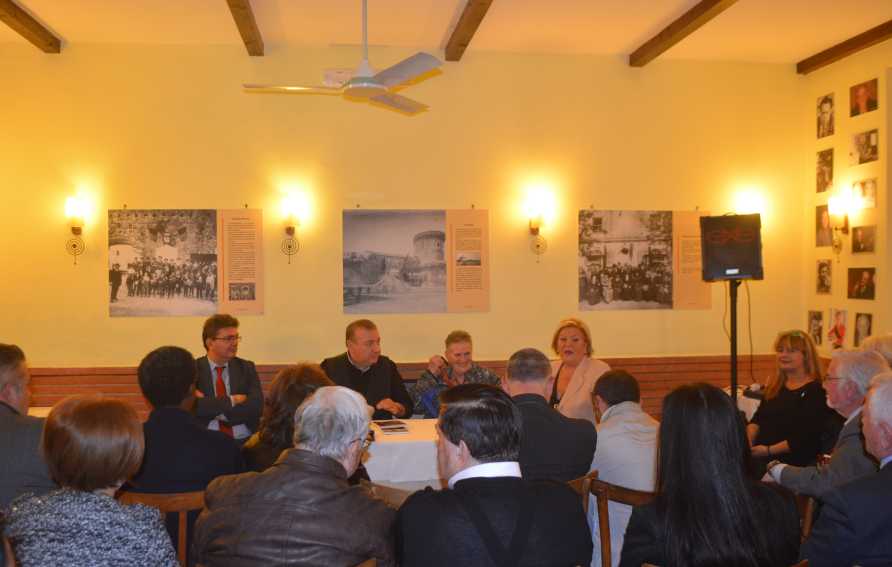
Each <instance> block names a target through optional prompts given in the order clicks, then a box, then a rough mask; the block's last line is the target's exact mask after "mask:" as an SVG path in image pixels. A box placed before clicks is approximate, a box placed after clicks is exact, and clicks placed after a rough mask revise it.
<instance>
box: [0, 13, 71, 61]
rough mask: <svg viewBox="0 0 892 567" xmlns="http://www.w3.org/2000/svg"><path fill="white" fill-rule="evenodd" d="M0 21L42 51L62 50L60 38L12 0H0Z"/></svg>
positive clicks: (53, 51) (59, 51)
mask: <svg viewBox="0 0 892 567" xmlns="http://www.w3.org/2000/svg"><path fill="white" fill-rule="evenodd" d="M0 21H3V22H4V23H5V24H6V25H8V26H9V27H11V28H12V29H13V30H15V32H16V33H17V34H19V35H20V36H22V37H23V38H25V39H27V40H28V41H30V42H31V43H33V44H34V45H35V46H36V47H37V48H38V49H40V50H41V51H43V52H44V53H61V52H62V40H61V39H59V38H58V37H57V36H56V34H54V33H53V32H51V31H50V30H48V29H47V28H46V26H44V25H43V24H41V23H40V22H38V21H37V20H36V19H35V18H34V16H32V15H31V14H29V13H28V12H26V11H25V10H24V9H23V8H22V7H21V6H19V5H18V4H16V3H15V2H14V1H13V0H0Z"/></svg>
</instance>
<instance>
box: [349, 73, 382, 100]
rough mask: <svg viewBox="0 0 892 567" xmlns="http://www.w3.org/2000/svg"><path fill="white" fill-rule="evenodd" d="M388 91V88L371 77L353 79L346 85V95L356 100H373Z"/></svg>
mask: <svg viewBox="0 0 892 567" xmlns="http://www.w3.org/2000/svg"><path fill="white" fill-rule="evenodd" d="M386 91H387V87H385V86H384V85H382V84H381V83H379V82H377V81H375V80H374V79H372V78H371V77H353V78H352V79H350V80H349V81H347V84H345V85H344V94H345V95H347V96H349V97H355V98H371V97H373V96H376V95H379V94H381V93H384V92H386Z"/></svg>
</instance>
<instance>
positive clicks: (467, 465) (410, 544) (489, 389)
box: [397, 384, 592, 567]
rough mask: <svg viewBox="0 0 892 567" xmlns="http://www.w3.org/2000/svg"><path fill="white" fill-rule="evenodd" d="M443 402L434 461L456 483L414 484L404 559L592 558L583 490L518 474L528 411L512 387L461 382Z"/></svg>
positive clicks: (404, 518)
mask: <svg viewBox="0 0 892 567" xmlns="http://www.w3.org/2000/svg"><path fill="white" fill-rule="evenodd" d="M440 404H441V406H443V409H442V411H441V413H440V418H439V421H438V424H437V429H438V434H439V438H438V441H437V461H438V464H439V467H440V474H441V476H442V477H443V478H447V479H449V488H448V489H445V490H436V491H435V490H432V489H431V488H427V489H425V490H423V491H421V492H416V493H415V494H413V495H411V496H410V497H409V498H408V499H407V500H406V502H405V503H404V504H403V506H402V507H401V508H400V512H399V515H398V518H397V542H398V551H399V558H400V565H401V566H402V567H438V566H443V567H455V566H457V565H461V566H462V567H478V566H479V567H483V566H486V567H489V566H491V565H511V566H512V567H517V566H521V567H523V566H532V565H588V564H589V561H590V560H591V556H592V540H591V537H590V536H589V531H588V524H587V523H586V520H585V514H584V513H583V512H582V506H581V504H580V502H579V496H578V495H577V494H576V493H575V492H574V491H573V490H572V489H571V488H570V487H569V486H567V485H566V484H562V483H556V482H545V481H542V482H532V481H528V480H526V479H522V478H521V472H520V465H519V464H518V462H517V458H518V455H519V452H520V440H521V435H522V424H521V414H520V410H519V409H518V408H517V406H516V405H515V404H514V403H513V402H512V401H511V399H510V398H509V397H508V395H507V394H506V393H505V392H503V391H502V390H500V389H498V388H495V387H493V386H488V385H485V384H462V385H459V386H455V387H453V388H450V389H448V390H446V391H445V392H443V394H442V396H441V399H440Z"/></svg>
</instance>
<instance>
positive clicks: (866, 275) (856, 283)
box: [848, 268, 877, 299]
mask: <svg viewBox="0 0 892 567" xmlns="http://www.w3.org/2000/svg"><path fill="white" fill-rule="evenodd" d="M876 272H877V269H876V268H849V286H848V290H849V294H848V297H849V299H875V298H876Z"/></svg>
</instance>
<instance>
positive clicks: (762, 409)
mask: <svg viewBox="0 0 892 567" xmlns="http://www.w3.org/2000/svg"><path fill="white" fill-rule="evenodd" d="M774 350H775V352H776V353H777V374H776V375H775V377H774V379H773V380H772V381H771V382H770V383H769V384H768V386H767V387H766V388H765V397H764V399H763V400H762V403H761V404H759V409H757V410H756V413H755V414H754V415H753V419H752V421H751V422H750V424H749V425H748V426H747V431H746V432H747V437H748V438H749V441H750V444H751V446H752V447H751V451H752V455H753V457H754V459H755V464H756V472H757V474H758V475H759V476H762V474H764V472H765V466H766V465H767V464H768V463H769V462H770V461H773V460H778V461H780V462H782V463H787V464H790V465H796V466H798V467H807V466H811V465H814V464H815V462H817V459H818V455H819V454H821V453H822V452H824V451H829V450H830V449H831V448H832V447H833V443H834V442H835V441H836V438H837V436H838V434H839V430H840V428H841V427H842V419H841V418H840V417H839V415H838V414H837V413H836V412H834V411H833V410H831V409H830V408H828V407H827V401H826V396H825V393H824V387H823V386H822V384H821V381H822V376H821V364H820V361H819V360H818V353H817V350H816V349H815V345H814V343H813V342H812V340H811V337H810V336H808V334H806V333H804V332H803V331H787V332H784V333H780V334H779V335H778V336H777V339H776V340H775V341H774ZM828 440H829V441H828Z"/></svg>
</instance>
